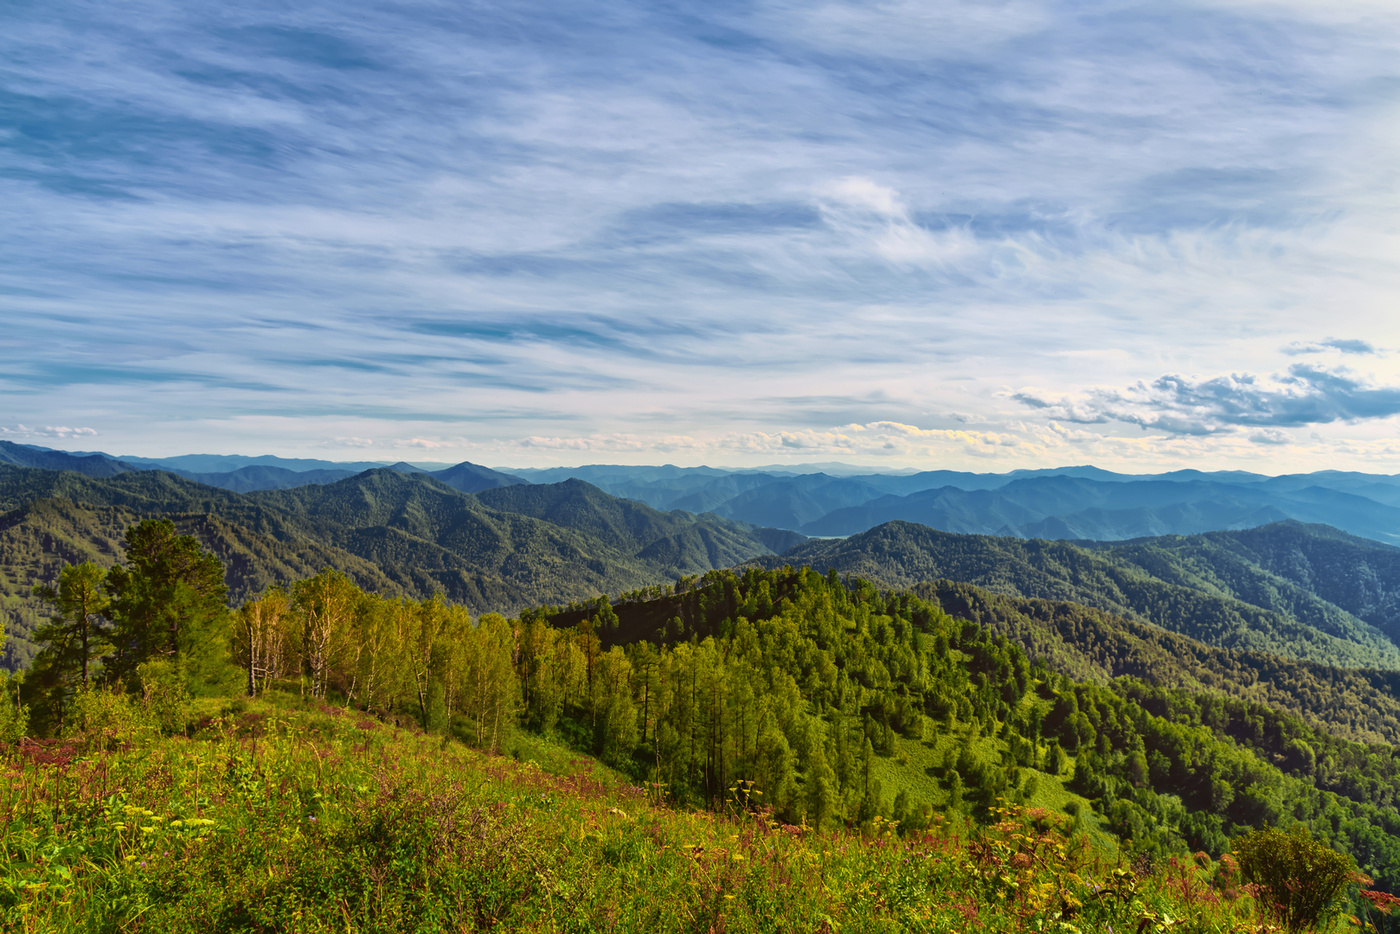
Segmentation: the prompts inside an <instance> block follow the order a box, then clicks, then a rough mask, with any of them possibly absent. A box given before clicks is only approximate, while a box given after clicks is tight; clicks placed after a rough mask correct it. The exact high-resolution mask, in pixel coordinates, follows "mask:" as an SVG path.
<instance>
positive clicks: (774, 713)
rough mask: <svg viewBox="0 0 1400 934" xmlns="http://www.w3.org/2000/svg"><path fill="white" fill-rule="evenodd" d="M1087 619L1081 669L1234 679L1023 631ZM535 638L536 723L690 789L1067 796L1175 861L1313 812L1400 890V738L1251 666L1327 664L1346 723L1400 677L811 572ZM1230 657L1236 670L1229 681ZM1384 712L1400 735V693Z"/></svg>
mask: <svg viewBox="0 0 1400 934" xmlns="http://www.w3.org/2000/svg"><path fill="white" fill-rule="evenodd" d="M934 597H942V598H945V599H946V600H947V603H946V604H944V603H943V602H942V600H940V599H933V598H934ZM967 615H971V616H976V617H978V618H980V619H981V620H982V622H979V621H977V620H976V619H973V620H969V619H966V618H965V616H967ZM546 622H547V623H548V624H549V625H548V626H547V627H545V626H543V623H546ZM1047 623H1048V624H1049V625H1048V626H1047V625H1046V624H1047ZM1075 629H1087V630H1097V632H1098V635H1100V636H1102V637H1103V639H1104V641H1102V642H1100V643H1098V644H1097V645H1094V644H1086V645H1084V646H1082V647H1076V646H1073V645H1072V646H1071V647H1074V648H1075V650H1076V651H1079V652H1080V657H1079V658H1078V659H1077V660H1075V659H1069V660H1070V661H1072V662H1077V663H1080V664H1095V663H1102V664H1105V665H1107V666H1108V667H1109V668H1112V667H1115V666H1116V667H1120V668H1121V667H1133V666H1140V667H1141V669H1142V673H1143V674H1144V675H1146V676H1148V677H1151V676H1153V675H1154V674H1156V675H1161V674H1166V675H1168V676H1171V675H1172V674H1173V672H1175V674H1181V675H1186V676H1188V677H1196V678H1202V676H1203V677H1204V679H1205V680H1208V679H1210V678H1214V677H1216V676H1217V675H1220V676H1222V677H1221V680H1220V681H1218V682H1217V683H1216V685H1215V686H1214V687H1206V688H1204V689H1202V688H1201V687H1198V686H1196V685H1195V684H1190V683H1185V684H1183V685H1180V686H1172V685H1170V684H1167V685H1159V684H1151V683H1148V682H1147V681H1145V680H1141V679H1139V678H1136V677H1132V676H1129V677H1118V678H1115V679H1113V680H1111V681H1107V682H1106V683H1094V682H1095V681H1099V679H1098V678H1092V679H1091V680H1089V681H1087V682H1086V681H1079V680H1077V679H1074V678H1072V677H1068V676H1066V675H1064V674H1062V673H1059V672H1058V671H1057V670H1056V669H1057V667H1058V666H1059V665H1060V664H1061V663H1063V662H1064V661H1066V660H1067V656H1066V655H1063V654H1061V655H1059V656H1055V653H1053V652H1047V653H1043V654H1041V655H1038V656H1036V657H1032V656H1030V655H1028V654H1027V651H1026V649H1025V648H1023V646H1022V644H1021V643H1022V639H1023V638H1024V636H1025V635H1026V634H1027V633H1034V632H1039V633H1040V634H1041V635H1046V634H1047V633H1052V632H1053V633H1057V635H1055V636H1054V638H1064V637H1065V634H1066V633H1070V632H1073V631H1074V630H1075ZM1018 630H1019V631H1018ZM1154 636H1160V637H1162V638H1160V639H1159V638H1154ZM1115 639H1116V640H1118V642H1117V644H1116V645H1113V644H1111V643H1113V641H1114V640H1115ZM1032 641H1034V640H1032ZM1090 641H1091V640H1086V643H1087V642H1090ZM518 642H519V658H518V662H517V674H518V678H519V681H520V685H521V689H522V699H523V706H524V711H523V718H524V723H525V725H526V726H528V727H530V728H534V729H550V728H551V726H552V725H554V724H559V728H560V729H562V730H563V731H564V732H565V733H566V734H569V735H573V736H574V737H575V742H577V743H579V744H580V745H581V747H583V748H586V749H587V750H588V751H591V752H594V753H596V754H599V755H601V756H602V757H603V758H604V759H605V761H609V762H611V763H612V764H614V765H616V766H617V767H619V768H621V769H623V770H624V771H629V772H632V773H633V774H635V775H637V776H638V777H639V778H642V777H646V778H649V779H650V780H653V781H656V780H659V781H661V782H663V783H664V787H665V788H666V789H667V790H668V792H670V793H671V794H674V795H676V796H678V797H681V798H682V800H684V799H686V798H687V797H689V798H690V799H691V800H695V799H697V798H698V799H700V800H707V801H710V802H713V801H715V800H717V799H718V798H720V797H721V796H722V795H723V794H724V789H726V788H728V787H730V786H731V785H733V784H734V783H735V782H736V781H753V782H754V783H755V786H756V787H757V788H759V789H760V790H761V791H762V793H763V795H764V798H763V801H764V803H765V805H772V806H774V807H775V809H776V810H777V813H778V815H780V816H781V817H782V819H784V820H788V821H793V822H795V821H796V820H798V819H800V818H805V819H806V820H808V821H809V822H811V823H812V824H815V825H823V824H826V823H829V822H831V821H832V820H846V821H850V822H853V823H861V824H862V825H863V824H864V823H865V822H867V821H869V820H870V819H871V818H872V816H874V815H883V816H885V817H888V818H892V819H893V820H895V821H896V822H898V823H899V824H900V825H901V826H905V825H906V824H909V825H913V826H919V824H920V821H921V820H927V819H928V815H929V813H930V809H931V810H932V811H933V812H938V811H942V812H943V813H948V812H950V811H958V810H963V811H964V812H968V810H969V809H970V811H971V813H972V814H973V815H974V816H976V815H979V814H981V815H985V814H986V811H985V809H986V808H987V807H988V806H990V805H993V804H994V803H995V802H996V801H997V800H998V799H999V798H1001V799H1005V800H1007V801H1010V802H1023V801H1027V802H1029V801H1047V802H1048V801H1053V802H1056V803H1055V804H1054V805H1053V806H1054V807H1055V808H1056V809H1059V808H1061V807H1065V808H1066V809H1067V810H1068V812H1069V813H1071V814H1079V815H1081V818H1082V819H1083V820H1084V826H1086V827H1088V826H1093V825H1097V826H1099V827H1101V828H1102V829H1104V830H1107V831H1109V832H1111V833H1113V834H1115V835H1117V836H1118V837H1119V839H1120V840H1121V841H1122V842H1123V843H1125V844H1127V845H1129V846H1130V847H1131V848H1132V849H1135V850H1145V851H1147V852H1156V853H1158V854H1164V853H1166V852H1173V851H1175V852H1185V851H1194V850H1205V851H1207V852H1209V853H1212V854H1214V853H1218V852H1221V851H1222V850H1223V848H1224V847H1225V846H1226V845H1227V838H1228V837H1230V836H1235V835H1237V834H1240V833H1242V832H1244V831H1245V830H1247V829H1248V828H1250V827H1260V826H1288V825H1290V824H1293V823H1294V822H1300V823H1302V824H1304V825H1306V826H1308V827H1309V828H1311V830H1312V832H1313V833H1314V834H1316V835H1318V836H1319V837H1321V838H1322V839H1324V840H1326V841H1327V842H1328V843H1329V845H1333V846H1337V847H1339V848H1341V849H1343V850H1345V851H1346V852H1349V853H1351V854H1352V855H1353V856H1354V857H1355V858H1356V860H1357V862H1358V864H1359V865H1360V867H1361V868H1362V869H1363V870H1364V871H1365V872H1367V873H1369V874H1371V875H1373V876H1375V877H1376V878H1377V880H1380V884H1381V885H1382V886H1383V887H1386V888H1387V889H1391V888H1394V887H1396V886H1397V885H1400V844H1397V843H1396V842H1395V841H1396V839H1397V837H1396V835H1397V834H1400V816H1397V812H1396V804H1397V803H1400V756H1397V754H1396V749H1395V747H1394V746H1392V745H1390V744H1389V743H1384V744H1371V745H1367V744H1364V743H1358V742H1354V741H1349V740H1347V739H1345V738H1341V737H1339V736H1338V735H1337V734H1336V732H1334V731H1333V729H1332V727H1334V726H1340V725H1341V724H1340V723H1332V724H1324V723H1321V722H1320V721H1319V720H1318V719H1316V718H1313V719H1312V722H1311V723H1310V722H1308V721H1306V720H1305V719H1303V718H1302V717H1300V716H1298V715H1296V714H1290V713H1288V712H1286V711H1280V710H1278V709H1276V708H1274V707H1271V706H1267V705H1265V704H1263V703H1260V702H1258V701H1257V700H1255V699H1254V698H1253V697H1251V696H1250V694H1251V692H1252V691H1253V688H1254V685H1253V684H1252V683H1251V679H1252V678H1254V679H1256V680H1261V681H1263V680H1268V681H1271V682H1272V683H1271V684H1270V685H1269V686H1268V687H1266V688H1265V689H1263V691H1262V692H1260V693H1265V694H1267V693H1268V692H1269V691H1273V692H1276V693H1275V696H1276V697H1279V698H1286V697H1287V696H1288V694H1289V691H1290V690H1292V687H1293V686H1294V685H1295V684H1301V683H1302V682H1301V681H1295V680H1294V678H1295V676H1300V675H1301V673H1303V672H1305V671H1306V672H1308V673H1310V674H1312V675H1314V676H1317V678H1316V680H1315V681H1314V682H1312V685H1311V688H1310V689H1316V690H1317V691H1328V690H1334V692H1335V694H1336V696H1335V697H1333V698H1332V701H1333V702H1329V703H1327V704H1324V705H1323V707H1324V709H1325V710H1326V711H1328V712H1330V713H1337V712H1339V711H1341V709H1342V706H1343V704H1344V699H1343V698H1342V696H1341V695H1342V694H1343V692H1344V691H1345V690H1346V689H1347V688H1346V687H1344V686H1346V685H1349V686H1350V687H1358V686H1362V685H1363V684H1364V682H1365V681H1366V679H1368V678H1373V679H1376V680H1373V681H1372V682H1371V687H1370V688H1369V689H1368V690H1370V691H1371V693H1370V695H1369V697H1367V698H1362V697H1360V695H1358V696H1357V698H1356V702H1357V703H1358V704H1364V703H1366V702H1367V701H1368V700H1369V699H1374V698H1375V697H1376V696H1378V695H1379V694H1380V693H1383V692H1384V691H1386V690H1390V689H1391V688H1392V687H1393V684H1392V681H1393V679H1394V677H1395V676H1391V675H1388V674H1381V673H1374V672H1372V673H1360V672H1354V673H1346V672H1338V673H1334V674H1336V675H1337V676H1338V677H1339V678H1340V680H1338V681H1331V682H1329V681H1328V680H1327V679H1326V677H1324V676H1323V673H1322V672H1321V670H1320V669H1317V668H1315V667H1312V666H1307V665H1304V664H1302V663H1284V662H1280V661H1279V660H1278V659H1268V658H1265V657H1252V656H1246V655H1240V654H1235V653H1228V652H1223V651H1221V650H1212V649H1209V648H1208V647H1205V646H1201V645H1199V644H1194V645H1192V644H1190V640H1186V639H1184V638H1183V637H1180V636H1174V635H1172V634H1168V633H1158V632H1157V631H1156V630H1153V629H1152V628H1151V627H1148V626H1143V625H1141V624H1136V625H1135V624H1131V623H1128V624H1126V625H1125V624H1122V623H1121V622H1115V621H1113V620H1111V619H1108V618H1107V617H1106V616H1104V615H1103V614H1096V613H1094V611H1085V610H1084V608H1082V607H1072V606H1069V605H1064V604H1060V605H1050V604H1045V603H1032V602H1028V601H1018V600H1012V599H1011V598H1002V597H997V596H995V595H989V594H985V593H984V592H980V591H977V590H976V589H975V588H969V587H967V586H966V585H952V584H940V585H936V586H935V589H934V590H933V591H928V592H927V594H926V597H920V596H919V595H917V594H913V593H882V592H880V591H879V590H877V589H876V588H875V587H873V586H872V585H870V584H869V583H867V582H865V581H862V580H859V579H854V578H852V579H849V580H842V579H840V578H839V577H838V576H837V575H836V574H834V573H828V574H826V575H821V574H818V573H816V572H815V571H814V570H812V569H809V568H803V569H798V570H794V569H793V568H791V567H784V568H780V569H777V570H774V571H768V572H762V571H759V570H757V569H753V568H750V569H749V570H747V571H745V572H744V573H743V575H742V576H741V575H737V574H734V573H732V572H730V573H725V572H713V573H711V574H709V575H706V576H705V577H704V578H703V579H701V580H700V581H698V582H694V581H692V582H683V584H681V585H678V586H677V588H676V592H675V593H673V594H667V595H664V596H656V595H651V596H646V595H643V596H642V597H640V598H637V599H630V600H624V601H621V602H619V603H617V604H615V605H612V606H607V607H605V606H604V605H603V604H602V603H599V604H598V605H597V606H596V607H595V608H594V609H593V610H590V611H581V610H572V611H567V612H562V613H560V612H553V611H549V610H545V611H542V612H540V613H527V614H526V615H525V617H524V618H523V619H522V620H521V622H520V627H519V635H518ZM1067 642H1072V640H1067ZM1094 656H1098V657H1099V660H1098V662H1095V661H1094ZM1172 656H1177V657H1176V658H1175V659H1173V657H1172ZM1232 665H1233V666H1234V668H1233V672H1234V673H1235V674H1236V675H1237V677H1236V680H1234V681H1231V680H1230V679H1229V677H1224V676H1228V675H1230V674H1231V671H1230V670H1229V669H1230V666H1232ZM1252 665H1254V666H1257V667H1251V666H1252ZM1271 665H1272V666H1273V669H1274V670H1273V672H1272V673H1271V672H1270V666H1271ZM1349 679H1354V680H1349ZM1168 680H1169V679H1168ZM1255 696H1258V694H1255ZM1291 702H1292V704H1293V709H1294V710H1298V709H1300V708H1301V707H1303V706H1306V704H1307V702H1308V701H1307V697H1306V694H1305V693H1303V694H1299V695H1297V696H1294V697H1292V698H1291ZM1384 709H1385V714H1384V716H1385V717H1386V718H1387V723H1386V724H1385V725H1384V730H1385V731H1386V732H1387V733H1388V734H1393V733H1394V731H1395V729H1396V727H1397V725H1400V724H1397V721H1396V720H1395V712H1396V704H1395V700H1394V696H1393V695H1392V696H1391V697H1390V698H1389V699H1388V701H1387V703H1386V706H1385V708H1384ZM1066 754H1068V755H1069V757H1072V759H1071V758H1067V757H1066ZM1061 786H1063V789H1064V791H1061V790H1060V788H1061ZM1065 792H1069V793H1071V795H1073V796H1077V797H1075V798H1073V799H1072V800H1069V801H1066V799H1065V797H1064V794H1065ZM1086 802H1087V803H1088V804H1089V805H1090V806H1091V807H1092V814H1090V813H1089V812H1088V810H1087V809H1083V810H1081V806H1082V805H1083V804H1085V803H1086ZM921 815H922V817H921ZM982 819H985V817H984V818H982Z"/></svg>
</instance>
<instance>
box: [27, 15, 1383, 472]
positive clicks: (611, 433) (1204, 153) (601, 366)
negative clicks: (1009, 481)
mask: <svg viewBox="0 0 1400 934" xmlns="http://www.w3.org/2000/svg"><path fill="white" fill-rule="evenodd" d="M1397 49H1400V4H1396V3H1394V2H1393V0H1383V2H1351V3H1349V2H1346V0H1332V2H1326V3H1312V2H1305V0H1296V2H1287V0H1279V2H1264V0H1258V2H1254V0H1201V2H1195V3H1172V2H1156V0H1154V2H1143V3H1130V2H1074V3H1056V2H1039V0H1005V2H998V0H972V2H962V0H946V2H923V3H920V2H909V0H890V2H874V3H859V2H842V0H832V2H823V0H809V2H805V3H786V2H778V0H772V2H769V0H755V2H749V3H739V2H728V0H705V2H689V3H687V2H671V3H666V2H650V3H635V2H629V0H613V2H609V3H606V4H587V5H584V4H578V3H573V2H570V0H555V2H553V3H549V4H538V3H533V2H530V0H512V2H509V3H504V2H500V3H485V2H470V0H443V2H413V0H407V2H393V3H373V2H365V0H335V2H320V0H303V2H298V3H296V4H284V3H269V2H259V0H250V2H243V3H238V4H229V3H217V4H216V3H208V2H204V0H185V2H181V3H162V2H147V0H124V2H122V3H116V4H114V3H110V2H103V3H96V2H94V3H84V2H67V0H11V2H9V3H6V4H5V5H4V6H3V8H2V9H0V358H2V359H3V360H4V363H3V364H0V439H5V440H11V441H17V442H23V443H29V444H39V445H44V446H47V447H54V448H60V449H66V450H103V451H107V452H109V453H113V454H118V455H120V454H128V455H143V456H168V455H174V454H183V453H196V452H198V453H240V454H278V455H282V456H289V457H297V456H299V457H315V458H323V459H331V460H356V461H360V460H385V461H397V460H409V461H435V462H456V461H460V460H471V461H475V462H477V463H483V464H490V465H494V466H518V467H529V466H551V465H576V464H584V463H638V464H642V463H674V464H683V465H698V464H710V465H715V466H750V465H758V464H798V463H808V462H828V461H839V462H844V463H849V464H859V465H866V466H869V467H872V468H874V469H888V470H897V469H909V468H918V469H933V468H950V469H965V470H979V471H1003V470H1012V469H1016V468H1026V467H1052V466H1060V465H1067V464H1085V463H1092V464H1097V465H1099V466H1101V467H1105V468H1109V469H1116V470H1124V471H1129V472H1150V471H1154V470H1166V469H1174V468H1179V467H1198V468H1202V469H1246V470H1254V471H1257V472H1261V473H1270V474H1277V473H1288V472H1296V471H1307V470H1319V469H1350V470H1364V471H1370V472H1380V473H1400V55H1397V54H1396V50H1397Z"/></svg>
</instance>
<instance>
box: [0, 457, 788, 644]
mask: <svg viewBox="0 0 1400 934" xmlns="http://www.w3.org/2000/svg"><path fill="white" fill-rule="evenodd" d="M584 487H586V485H582V484H577V483H575V484H572V485H569V486H568V487H567V489H563V490H555V489H554V488H553V487H551V486H546V485H538V486H528V487H527V486H518V487H513V488H514V489H520V490H530V491H532V492H531V493H530V494H529V496H528V497H526V498H524V499H518V501H517V502H516V503H515V504H514V505H515V506H518V507H519V508H520V509H522V510H525V511H512V509H513V506H512V503H511V502H510V501H508V500H500V501H499V506H500V507H501V508H496V507H493V506H491V505H488V504H487V503H485V502H483V501H482V500H481V499H479V498H478V497H476V496H473V495H470V494H465V493H462V492H460V491H458V490H455V489H452V488H450V487H448V486H445V485H444V484H442V483H440V482H438V481H437V480H435V479H433V478H432V477H431V476H428V475H426V474H421V473H420V474H403V473H399V472H396V471H392V470H387V469H379V470H372V471H366V472H364V473H361V474H357V475H356V476H354V477H350V478H347V479H345V480H341V481H338V482H336V483H331V484H323V485H306V486H299V487H296V488H294V489H287V490H264V491H259V492H254V493H248V494H239V493H235V492H232V491H228V490H221V489H216V488H212V487H209V486H205V485H201V484H197V483H194V482H192V481H189V480H185V479H183V478H180V477H177V476H175V475H173V474H169V473H164V472H159V471H139V472H129V473H123V474H121V475H118V476H114V477H111V478H107V479H100V480H99V479H93V478H88V477H84V476H80V475H78V474H74V473H71V472H57V471H44V470H37V469H24V468H0V601H3V604H0V605H3V611H4V614H5V615H4V624H5V629H6V634H7V644H8V645H10V646H11V647H10V648H9V649H8V650H7V656H6V664H7V666H8V667H12V668H13V667H19V666H22V665H23V664H24V663H25V662H27V660H28V658H29V657H31V656H32V653H33V647H32V644H31V643H29V641H28V639H27V635H28V633H29V632H31V631H32V629H33V626H34V624H35V622H36V621H37V620H38V618H39V614H40V612H41V610H40V607H39V605H38V604H37V602H36V601H34V600H33V599H32V598H31V597H29V592H30V590H31V589H32V587H33V585H34V584H36V583H40V582H48V581H51V580H52V579H53V575H55V574H56V573H57V569H58V567H59V565H60V564H61V563H64V562H77V561H82V560H89V559H90V560H94V561H96V562H98V563H99V564H104V565H110V564H112V563H113V562H114V561H115V560H116V558H117V557H118V555H119V554H120V551H119V547H118V543H119V541H120V536H121V531H122V529H124V528H125V527H126V526H127V525H130V524H132V523H133V522H135V521H137V520H139V519H141V518H150V517H157V516H169V517H171V518H173V519H177V520H178V521H179V523H180V524H181V527H182V528H188V529H189V530H190V531H192V532H194V533H195V534H197V535H198V536H199V537H200V539H201V541H203V542H204V543H205V544H206V546H207V547H209V548H210V549H211V550H213V551H214V552H215V553H216V554H219V555H220V556H221V557H224V558H226V559H227V565H228V570H229V575H230V576H229V584H230V588H231V591H232V595H233V597H234V598H235V599H237V600H242V599H245V598H246V597H248V596H251V595H252V594H253V593H255V592H257V591H258V590H260V589H261V588H263V587H265V586H266V585H268V584H270V583H274V582H277V581H285V580H289V579H292V578H295V577H301V576H306V575H307V574H308V573H309V572H313V571H314V570H317V569H319V568H321V567H333V568H337V569H340V570H343V571H345V572H346V573H347V574H349V575H351V577H352V578H353V579H354V580H355V581H356V582H357V583H359V584H360V585H361V586H364V587H367V588H370V589H374V590H379V591H382V592H385V593H403V594H406V595H410V596H415V597H420V596H427V595H430V594H432V593H434V592H441V593H443V594H444V595H445V596H447V597H448V598H449V599H452V600H455V601H458V602H462V603H465V604H466V605H468V606H470V607H471V608H472V609H473V610H475V611H477V612H485V611H507V612H508V611H511V610H513V609H518V608H520V607H523V606H528V605H532V604H537V603H541V602H554V603H567V602H569V601H572V600H580V599H585V598H588V597H591V596H593V595H594V594H597V593H609V592H611V593H617V592H621V591H626V590H632V589H636V588H639V587H648V586H652V585H655V584H662V583H669V582H671V581H673V580H675V579H676V578H677V577H680V576H684V575H693V574H700V573H704V572H705V571H708V570H710V569H711V568H714V567H717V566H729V565H732V564H736V563H739V562H742V561H745V560H749V559H751V558H754V557H757V556H760V555H763V554H767V553H770V550H769V549H768V547H767V546H766V545H765V544H764V543H763V537H764V536H761V535H760V534H759V533H756V532H755V531H754V530H752V529H750V528H749V527H747V526H743V525H740V524H737V523H732V522H728V521H726V520H724V519H720V518H718V517H715V516H703V517H695V516H691V515H688V514H685V513H670V514H665V513H659V512H657V511H655V510H651V509H649V508H648V507H645V506H641V505H639V504H634V503H625V502H623V501H619V500H616V499H615V498H613V497H610V496H607V495H606V494H604V493H602V492H601V491H598V490H596V489H593V488H591V487H587V488H586V489H585V488H584ZM506 489H508V488H503V489H502V490H499V491H496V492H497V493H504V492H505V490H506ZM205 516H210V517H213V518H211V519H208V520H204V519H202V518H201V517H205Z"/></svg>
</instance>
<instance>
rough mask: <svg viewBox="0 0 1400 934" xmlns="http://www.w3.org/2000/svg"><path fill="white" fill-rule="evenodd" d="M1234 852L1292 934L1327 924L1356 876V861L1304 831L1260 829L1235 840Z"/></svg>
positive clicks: (1257, 894) (1258, 893)
mask: <svg viewBox="0 0 1400 934" xmlns="http://www.w3.org/2000/svg"><path fill="white" fill-rule="evenodd" d="M1231 849H1232V850H1233V851H1234V853H1235V856H1236V858H1237V859H1238V860H1239V864H1240V874H1241V877H1242V878H1243V879H1244V881H1245V882H1246V883H1249V884H1252V885H1253V886H1254V892H1255V897H1256V898H1257V899H1258V900H1259V903H1260V904H1261V905H1262V906H1263V908H1264V911H1265V912H1266V913H1267V914H1269V915H1270V916H1271V917H1272V918H1274V919H1275V920H1277V921H1278V922H1279V923H1280V924H1282V925H1283V926H1284V927H1286V928H1288V930H1290V931H1302V930H1305V929H1307V928H1309V927H1313V926H1315V925H1317V924H1318V922H1320V921H1321V920H1323V918H1324V917H1325V916H1326V915H1327V913H1328V911H1329V909H1330V908H1331V907H1332V904H1333V902H1335V901H1336V900H1337V896H1339V895H1340V894H1341V893H1342V889H1343V888H1345V887H1346V884H1347V883H1348V882H1350V881H1351V880H1352V879H1353V877H1354V876H1355V874H1356V867H1355V866H1354V865H1353V864H1352V861H1351V858H1350V857H1347V856H1343V855H1342V854H1341V853H1338V852H1336V851H1335V850H1330V849H1328V848H1327V847H1326V846H1323V845H1322V844H1321V843H1319V842H1318V841H1316V840H1314V839H1313V838H1312V836H1311V835H1309V833H1308V831H1307V829H1306V828H1304V827H1298V828H1295V829H1294V830H1293V831H1292V832H1291V833H1284V832H1282V831H1280V830H1275V829H1274V828H1272V827H1266V828H1264V829H1262V830H1256V831H1253V832H1252V833H1249V834H1246V835H1245V836H1243V837H1238V838H1236V839H1235V840H1234V841H1232V843H1231Z"/></svg>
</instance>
